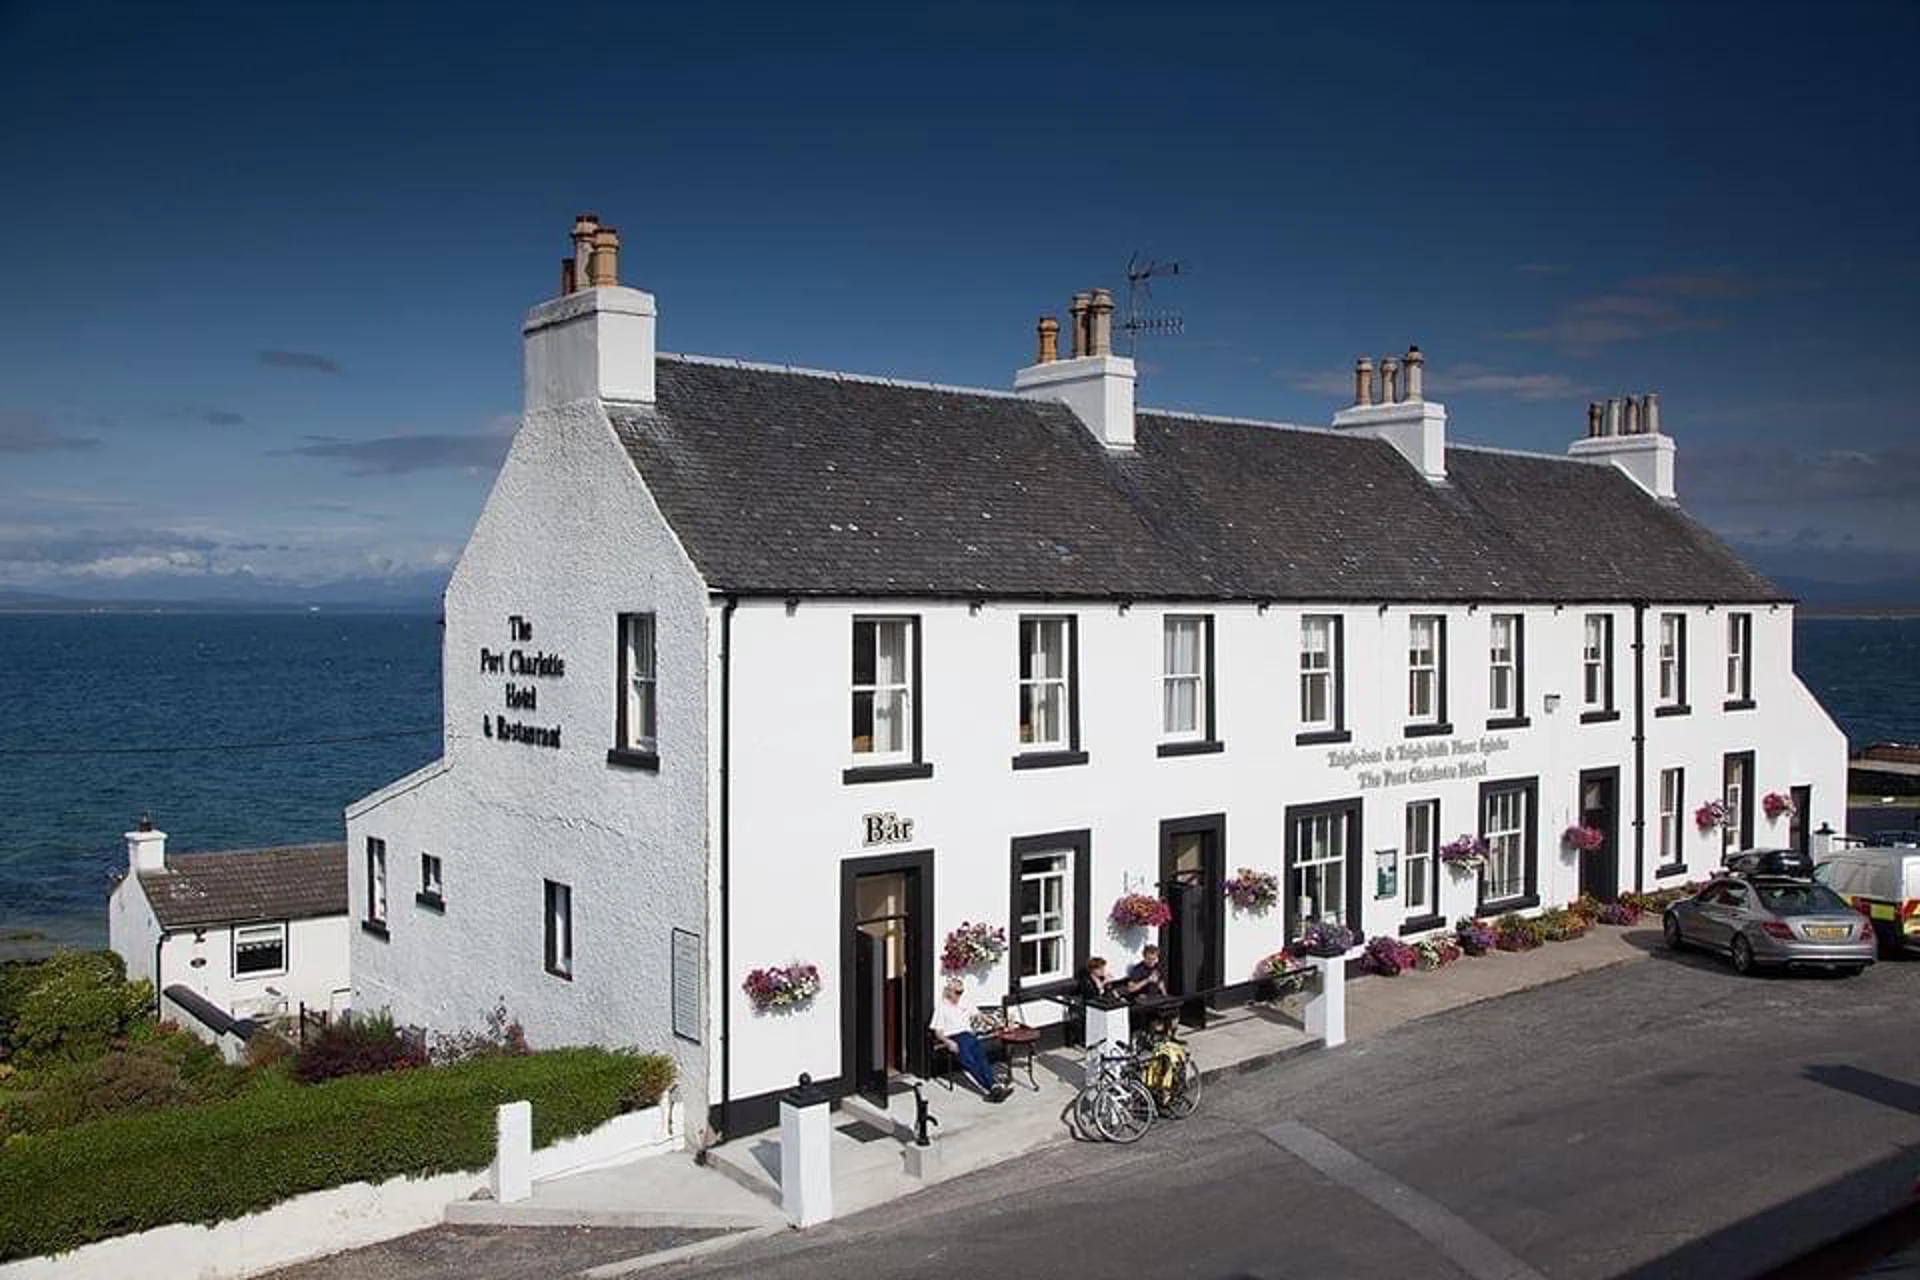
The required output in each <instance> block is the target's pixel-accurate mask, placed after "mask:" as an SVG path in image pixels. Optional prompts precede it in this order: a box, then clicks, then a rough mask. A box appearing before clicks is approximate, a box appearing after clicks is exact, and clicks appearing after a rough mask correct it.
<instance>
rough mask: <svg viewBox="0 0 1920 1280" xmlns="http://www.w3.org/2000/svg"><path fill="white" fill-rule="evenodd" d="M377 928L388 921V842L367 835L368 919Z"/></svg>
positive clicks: (382, 926) (383, 926) (384, 925)
mask: <svg viewBox="0 0 1920 1280" xmlns="http://www.w3.org/2000/svg"><path fill="white" fill-rule="evenodd" d="M366 922H367V923H368V924H370V925H373V926H375V927H376V928H385V927H386V923H387V842H386V841H385V840H382V839H380V838H379V837H378V836H368V837H367V921H366Z"/></svg>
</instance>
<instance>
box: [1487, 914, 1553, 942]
mask: <svg viewBox="0 0 1920 1280" xmlns="http://www.w3.org/2000/svg"><path fill="white" fill-rule="evenodd" d="M1546 940H1547V935H1546V931H1545V930H1543V929H1542V928H1541V927H1540V926H1539V925H1538V924H1537V923H1535V922H1534V921H1532V920H1529V919H1527V918H1526V917H1525V916H1522V915H1521V914H1520V913H1519V912H1517V911H1509V912H1507V914H1505V915H1503V916H1501V917H1500V918H1499V919H1498V920H1495V921H1494V922H1493V945H1494V946H1496V947H1498V948H1499V949H1500V950H1502V951H1531V950H1533V949H1534V948H1535V947H1537V946H1539V945H1540V944H1541V943H1543V942H1545V941H1546Z"/></svg>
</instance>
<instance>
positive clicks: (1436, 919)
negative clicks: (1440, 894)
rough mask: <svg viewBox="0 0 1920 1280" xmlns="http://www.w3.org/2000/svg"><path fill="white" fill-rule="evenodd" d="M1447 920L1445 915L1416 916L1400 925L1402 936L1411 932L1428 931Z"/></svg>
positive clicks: (1438, 926)
mask: <svg viewBox="0 0 1920 1280" xmlns="http://www.w3.org/2000/svg"><path fill="white" fill-rule="evenodd" d="M1446 922H1447V918H1446V917H1445V916H1414V917H1413V918H1412V919H1410V920H1408V921H1406V922H1405V923H1404V924H1402V925H1401V926H1400V936H1401V937H1403V938H1404V937H1406V936H1407V935H1408V934H1410V933H1426V932H1428V931H1429V930H1432V929H1438V928H1440V927H1441V926H1442V925H1444V924H1446Z"/></svg>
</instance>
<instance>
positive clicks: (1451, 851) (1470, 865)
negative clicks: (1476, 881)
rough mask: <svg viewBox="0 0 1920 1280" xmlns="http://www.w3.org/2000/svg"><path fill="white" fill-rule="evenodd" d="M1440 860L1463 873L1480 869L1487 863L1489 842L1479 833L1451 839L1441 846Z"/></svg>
mask: <svg viewBox="0 0 1920 1280" xmlns="http://www.w3.org/2000/svg"><path fill="white" fill-rule="evenodd" d="M1440 861H1442V862H1444V863H1446V864H1447V866H1449V867H1451V868H1452V869H1453V870H1455V871H1458V872H1460V873H1461V874H1462V875H1466V874H1470V873H1472V872H1475V871H1478V870H1480V868H1482V867H1484V866H1486V865H1487V842H1486V840H1485V838H1484V837H1481V836H1477V835H1464V836H1461V837H1459V838H1458V839H1455V840H1449V841H1447V842H1446V843H1445V844H1443V845H1441V846H1440Z"/></svg>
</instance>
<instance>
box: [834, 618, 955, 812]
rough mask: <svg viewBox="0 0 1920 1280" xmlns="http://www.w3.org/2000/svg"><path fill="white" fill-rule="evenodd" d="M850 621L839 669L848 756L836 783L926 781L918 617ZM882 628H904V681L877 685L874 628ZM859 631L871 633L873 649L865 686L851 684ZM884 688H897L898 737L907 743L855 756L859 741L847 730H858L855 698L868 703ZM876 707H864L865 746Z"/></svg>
mask: <svg viewBox="0 0 1920 1280" xmlns="http://www.w3.org/2000/svg"><path fill="white" fill-rule="evenodd" d="M849 621H850V624H851V625H850V626H849V628H848V638H849V641H850V643H849V645H848V649H847V653H848V663H847V666H846V667H845V668H844V670H845V671H846V672H847V681H848V682H847V686H846V687H847V702H846V707H847V711H848V715H849V719H848V720H846V721H843V722H842V723H843V724H845V725H846V726H847V728H848V738H847V754H848V758H849V760H850V763H849V764H848V765H847V767H846V768H845V769H844V770H842V771H841V774H840V778H841V781H842V782H846V783H863V782H893V781H897V780H900V779H906V778H931V777H932V776H933V766H932V765H930V764H928V763H926V761H925V758H924V756H923V755H922V752H923V750H924V743H923V739H922V733H921V729H922V725H921V713H920V704H921V692H922V690H923V687H924V686H923V682H922V678H921V677H922V669H921V630H922V628H921V625H920V624H921V618H920V615H919V614H917V613H857V614H854V615H853V617H852V618H851V619H850V620H849ZM883 626H898V627H903V628H904V629H905V642H904V644H903V645H902V649H903V654H902V660H903V662H904V664H905V667H906V671H905V673H904V674H905V680H904V682H888V683H884V684H883V683H881V682H880V680H879V673H880V649H879V638H880V630H879V629H880V628H881V627H883ZM862 627H871V628H873V631H872V640H871V643H872V644H873V646H874V648H873V653H872V664H871V666H872V671H873V674H874V680H873V681H872V682H871V683H866V684H863V683H861V682H860V681H859V680H857V679H855V677H856V676H858V674H859V662H860V635H861V628H862ZM883 689H886V690H893V689H898V690H900V692H901V694H902V702H903V705H902V710H901V713H900V727H901V733H902V734H903V735H904V736H905V739H906V741H905V743H904V745H903V746H902V748H901V749H900V750H897V751H886V752H876V751H857V750H855V746H856V745H857V742H858V736H857V735H855V734H854V733H853V732H852V730H853V729H854V728H856V727H857V725H858V721H857V720H855V719H853V718H852V717H855V716H857V715H858V714H859V712H858V708H859V699H860V696H861V694H862V693H865V694H867V695H868V696H869V697H870V698H877V696H878V694H879V692H880V691H881V690H883ZM875 705H876V704H875V703H869V706H868V717H869V725H868V730H869V733H868V737H869V741H871V738H872V726H873V725H874V724H877V723H878V717H877V716H876V715H875V713H874V710H873V708H874V706H875Z"/></svg>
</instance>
